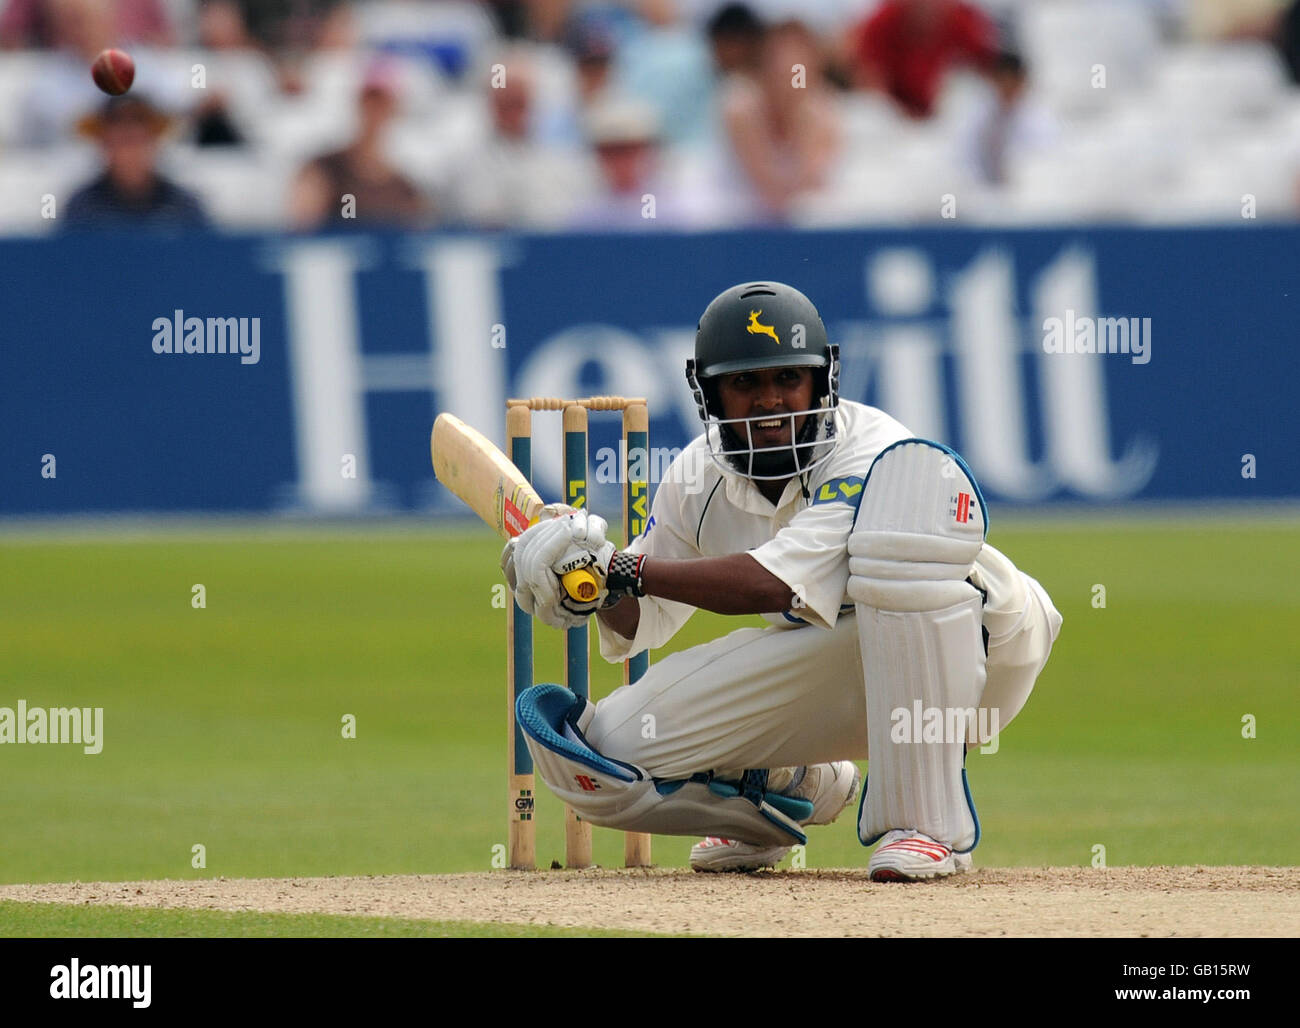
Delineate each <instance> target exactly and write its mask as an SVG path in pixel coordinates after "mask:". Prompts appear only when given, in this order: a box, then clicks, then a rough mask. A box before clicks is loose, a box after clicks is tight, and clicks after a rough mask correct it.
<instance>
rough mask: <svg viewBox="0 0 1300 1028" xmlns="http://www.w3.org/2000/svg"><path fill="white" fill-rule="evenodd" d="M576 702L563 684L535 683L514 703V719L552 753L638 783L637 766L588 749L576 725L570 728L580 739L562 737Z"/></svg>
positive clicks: (588, 746) (621, 779) (525, 731)
mask: <svg viewBox="0 0 1300 1028" xmlns="http://www.w3.org/2000/svg"><path fill="white" fill-rule="evenodd" d="M579 702H581V701H580V700H579V698H578V697H577V696H575V695H574V694H573V693H571V692H569V690H568V689H566V688H564V687H563V686H560V685H534V686H533V687H532V688H531V689H526V690H525V691H524V692H522V693H520V694H519V700H518V702H516V704H515V719H516V721H517V723H518V724H519V727H520V728H522V729H523V731H524V734H525V735H527V736H528V737H529V738H530V739H532V740H533V741H534V742H535V743H537V744H538V745H539V746H544V747H546V749H548V750H550V751H551V752H552V753H558V754H560V755H561V756H562V757H566V758H568V759H569V760H573V761H575V762H577V763H579V764H582V765H583V766H584V767H589V768H591V769H592V770H593V771H599V772H600V773H601V774H605V775H609V776H610V777H611V778H614V779H617V780H618V781H620V782H639V781H640V780H641V773H640V772H639V771H638V770H637V769H636V768H634V767H633V766H632V765H631V764H624V763H623V762H622V761H617V760H610V759H609V758H608V757H602V756H601V755H600V754H599V753H597V752H596V751H595V750H593V749H592V748H591V746H590V745H589V744H588V743H587V741H586V739H582V733H581V732H578V731H577V726H576V725H573V726H572V727H573V728H574V731H575V732H577V735H578V737H579V739H581V742H574V741H572V740H570V739H566V738H565V737H564V725H565V722H566V721H568V720H569V713H570V712H571V711H572V710H573V709H574V706H575V705H576V704H578V703H579ZM570 724H571V725H572V722H570Z"/></svg>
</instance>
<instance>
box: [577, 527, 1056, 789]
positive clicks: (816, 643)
mask: <svg viewBox="0 0 1300 1028" xmlns="http://www.w3.org/2000/svg"><path fill="white" fill-rule="evenodd" d="M990 550H992V548H991V547H987V546H986V547H985V551H990ZM992 554H993V556H994V557H996V558H998V565H997V567H996V569H994V571H993V575H992V576H990V577H995V578H996V579H997V581H998V592H999V593H1001V594H1002V595H1001V596H1000V597H997V598H996V599H995V597H994V595H993V589H992V588H990V600H989V603H988V604H987V605H986V607H985V616H984V625H985V628H986V629H988V631H989V650H988V660H987V664H986V667H987V682H986V685H985V689H984V695H983V697H982V699H981V702H980V705H981V706H982V707H988V708H993V709H996V710H997V712H998V726H999V729H1004V728H1006V726H1007V724H1008V723H1009V722H1010V721H1011V719H1012V718H1014V717H1015V716H1016V715H1017V714H1018V713H1020V710H1021V708H1022V707H1023V706H1024V705H1025V701H1026V700H1028V699H1029V694H1030V692H1031V691H1032V690H1033V687H1034V681H1035V680H1036V679H1037V677H1038V674H1039V672H1040V671H1041V670H1042V668H1043V665H1044V664H1045V663H1046V662H1047V656H1048V653H1049V652H1050V650H1051V646H1052V642H1053V640H1054V639H1055V638H1056V635H1057V632H1058V631H1059V630H1060V624H1061V616H1060V614H1058V613H1057V611H1056V608H1055V607H1053V606H1052V602H1051V600H1050V599H1049V598H1048V596H1047V593H1046V592H1044V591H1043V588H1042V586H1040V585H1039V584H1038V583H1037V582H1036V581H1034V579H1032V578H1030V577H1029V576H1028V575H1025V574H1023V573H1022V572H1020V571H1017V570H1016V569H1015V568H1014V567H1013V566H1012V565H1011V563H1010V561H1007V560H1006V558H1005V557H1003V556H1002V555H1001V554H999V553H997V552H996V551H992ZM984 557H985V553H982V554H981V558H984ZM981 563H982V561H981ZM990 584H992V583H990ZM870 687H871V684H870V683H869V682H867V683H864V681H863V671H862V656H861V653H860V652H859V649H858V634H857V618H856V617H855V616H854V614H853V612H852V611H851V610H850V611H848V612H846V613H844V614H841V615H840V617H839V620H838V621H837V622H836V624H835V627H834V628H833V629H831V630H829V631H827V630H826V629H823V628H816V627H813V626H801V627H791V628H776V627H772V628H741V629H739V630H737V631H735V632H732V633H730V634H729V635H725V636H723V637H722V638H720V639H715V640H714V641H712V642H709V643H704V644H703V645H701V646H695V647H692V648H691V649H689V650H683V651H682V652H680V653H675V654H672V655H671V656H668V657H665V658H663V659H662V660H660V661H657V662H655V663H652V664H651V665H650V669H649V670H648V671H647V672H646V674H645V675H644V676H643V677H642V679H641V680H640V681H639V682H635V683H633V684H632V685H625V686H623V687H622V688H620V689H616V690H615V691H614V692H612V693H610V695H609V696H607V697H606V698H605V699H603V700H601V701H600V702H598V703H597V704H596V714H595V717H594V719H593V720H592V722H591V725H590V726H589V727H588V729H587V733H586V735H587V741H588V742H590V743H591V745H592V746H594V747H595V748H596V750H598V751H599V752H600V753H602V754H604V755H605V756H607V757H612V758H614V759H616V760H626V761H630V762H631V763H634V764H637V765H639V766H640V767H643V768H645V769H646V770H647V771H649V772H650V774H651V775H653V776H654V777H655V778H660V779H675V778H685V777H689V776H690V775H692V774H695V773H697V772H703V771H722V770H724V769H725V770H728V771H740V770H744V769H746V768H773V767H790V766H798V765H800V764H823V763H828V762H830V761H834V760H861V759H865V758H868V757H869V754H868V753H867V706H866V689H868V688H870Z"/></svg>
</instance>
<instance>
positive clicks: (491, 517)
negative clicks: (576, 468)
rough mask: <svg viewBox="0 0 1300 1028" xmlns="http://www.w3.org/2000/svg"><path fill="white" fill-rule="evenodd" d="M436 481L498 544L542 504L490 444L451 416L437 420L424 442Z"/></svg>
mask: <svg viewBox="0 0 1300 1028" xmlns="http://www.w3.org/2000/svg"><path fill="white" fill-rule="evenodd" d="M429 449H430V452H431V454H432V456H433V473H434V474H435V475H437V476H438V481H439V482H441V483H442V484H443V485H445V486H446V487H447V488H448V489H450V490H451V491H452V492H453V493H454V494H455V495H456V496H457V497H458V498H459V499H461V500H462V501H464V503H465V504H466V505H467V506H468V507H469V509H470V510H472V511H473V512H474V513H475V514H477V515H478V516H479V517H480V518H482V519H483V521H485V522H486V523H487V524H489V525H491V526H492V528H493V529H495V531H496V533H497V535H499V536H501V537H503V538H509V537H511V536H516V535H518V534H519V533H520V532H522V531H523V530H524V529H525V528H527V527H528V526H529V525H530V524H531V523H532V522H533V521H534V520H535V519H536V518H537V515H538V513H539V512H540V511H541V509H542V498H541V497H540V496H538V495H537V491H536V490H535V489H533V487H532V486H531V485H530V484H529V483H528V480H527V479H526V478H524V476H523V474H522V473H521V472H520V471H519V469H518V468H517V467H515V466H514V465H513V464H511V463H510V461H509V460H507V459H506V455H505V454H504V453H502V452H501V451H500V450H499V449H497V447H496V446H494V445H493V443H492V441H491V440H490V439H488V438H487V436H485V435H483V433H481V432H479V431H478V430H477V429H475V428H471V427H470V426H469V425H467V424H465V422H463V421H461V420H460V418H458V417H456V416H455V415H454V414H439V415H438V418H437V420H436V421H434V423H433V435H432V436H431V437H430V439H429Z"/></svg>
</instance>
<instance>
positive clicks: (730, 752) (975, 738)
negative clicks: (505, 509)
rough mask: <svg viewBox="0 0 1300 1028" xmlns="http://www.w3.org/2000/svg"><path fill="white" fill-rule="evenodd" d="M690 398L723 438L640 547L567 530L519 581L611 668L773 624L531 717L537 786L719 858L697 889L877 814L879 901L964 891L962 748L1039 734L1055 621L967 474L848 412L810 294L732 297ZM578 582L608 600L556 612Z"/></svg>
mask: <svg viewBox="0 0 1300 1028" xmlns="http://www.w3.org/2000/svg"><path fill="white" fill-rule="evenodd" d="M796 341H798V342H801V343H802V344H803V345H802V346H796V345H795V343H796ZM686 378H687V381H688V382H689V383H690V387H691V389H692V391H693V392H694V394H695V400H696V403H697V405H698V407H699V413H700V417H701V419H702V420H703V422H704V433H703V434H702V435H700V436H699V437H698V438H697V439H695V440H694V442H692V443H691V445H690V446H689V447H687V448H686V449H685V450H683V451H682V453H681V455H680V456H679V457H678V458H677V460H676V461H675V462H674V465H673V466H672V468H670V469H669V472H668V473H667V474H666V475H665V476H664V479H665V480H664V481H663V482H661V483H660V485H659V488H658V492H657V493H656V495H655V499H654V504H653V509H652V512H651V514H652V516H651V518H650V519H649V521H648V522H647V526H646V530H645V532H644V534H642V535H641V537H640V538H638V539H637V540H636V541H635V542H634V543H632V544H631V545H630V546H628V547H627V548H626V549H625V550H617V549H616V548H615V547H614V545H613V544H612V543H610V542H607V541H606V539H605V528H606V526H605V522H604V521H603V520H602V519H601V518H599V517H596V516H594V515H589V514H587V513H586V512H585V511H573V512H568V513H562V514H561V516H559V517H557V518H555V519H554V520H549V521H543V522H539V523H538V524H537V525H535V526H533V527H532V528H530V529H528V531H526V532H524V533H523V534H522V535H520V536H518V537H517V538H516V539H513V540H511V542H510V543H509V545H507V547H506V550H505V553H504V555H503V559H502V567H503V569H504V570H505V573H506V577H507V579H508V580H509V581H510V584H511V586H512V588H514V590H515V593H516V598H517V601H518V603H519V605H520V606H521V607H522V608H523V609H524V610H525V611H526V612H528V613H531V614H533V615H535V616H536V617H539V618H541V619H542V620H543V621H544V622H546V623H547V624H550V625H552V626H554V627H556V628H567V627H571V626H575V625H578V624H581V623H582V622H583V620H584V619H586V618H588V617H591V616H592V615H595V617H596V619H597V623H598V625H599V634H600V651H601V655H602V656H603V657H604V658H605V659H606V660H609V661H611V662H616V661H621V660H623V659H625V658H626V657H628V656H630V655H632V654H635V653H638V652H640V651H642V650H646V649H650V648H653V647H658V646H662V645H664V643H666V642H667V641H668V640H669V639H670V638H672V636H673V634H674V633H676V632H677V630H678V629H679V628H681V627H682V625H683V624H685V623H686V620H687V619H688V618H689V617H690V616H691V614H692V613H693V612H694V611H695V610H696V609H697V608H703V609H705V610H711V611H716V612H718V613H720V614H762V615H764V616H765V617H766V619H767V620H768V621H769V622H770V626H769V627H766V628H753V627H750V628H742V629H739V630H737V631H735V632H732V633H731V634H729V635H726V636H723V637H722V638H720V639H716V640H714V641H712V642H709V643H706V644H704V645H701V646H696V647H694V648H693V649H689V650H685V651H683V652H680V653H676V654H673V655H672V656H669V657H666V658H665V659H663V660H661V661H659V662H658V663H656V664H653V665H652V666H651V667H650V669H649V671H648V672H647V673H646V674H645V676H644V677H643V678H642V679H641V680H640V681H639V682H637V683H635V684H634V685H630V686H624V687H623V688H621V689H618V690H616V691H615V692H613V693H611V694H610V695H609V696H608V697H607V698H605V699H603V700H601V701H600V702H599V703H591V702H589V701H587V700H584V699H579V698H578V697H577V696H575V695H574V694H573V693H571V692H569V691H567V690H565V689H562V688H560V687H559V686H556V685H538V686H534V687H533V688H531V689H529V690H527V691H526V692H524V693H522V694H521V695H520V697H519V700H518V709H517V714H518V721H519V724H520V725H521V726H522V728H523V730H524V733H525V735H526V738H527V740H528V748H529V750H530V752H531V753H532V756H533V760H534V762H535V764H536V767H537V770H538V772H539V773H540V774H541V775H542V777H543V779H544V780H545V781H546V783H547V785H549V786H550V787H551V789H552V790H553V791H554V792H555V794H556V795H557V796H559V797H560V798H561V799H563V800H564V801H565V802H566V803H568V804H570V805H571V806H572V807H573V809H574V810H575V811H576V812H577V813H578V815H579V816H580V817H582V818H584V819H586V820H587V821H590V822H591V823H592V824H597V825H604V826H606V827H609V828H617V829H622V830H624V831H633V832H652V833H659V834H667V835H689V836H705V837H706V838H705V839H704V841H703V842H701V843H698V844H697V845H696V846H695V847H694V848H693V849H692V851H691V866H692V867H693V868H695V869H696V870H697V871H723V870H746V871H749V870H757V869H759V868H763V867H772V866H775V865H776V863H777V862H778V861H779V860H780V859H781V858H782V857H783V856H784V855H785V854H786V853H787V852H788V850H789V847H791V846H793V845H795V844H799V843H803V842H805V841H806V837H805V835H804V827H805V826H807V825H810V824H827V823H829V822H831V821H833V820H834V819H835V818H836V817H837V816H838V815H839V813H840V811H841V810H842V809H844V808H845V807H846V806H848V805H849V804H850V803H851V802H852V801H853V800H854V798H855V797H856V796H857V795H858V793H859V791H861V794H862V798H861V802H860V806H859V809H858V837H859V838H860V839H861V841H862V843H863V844H864V845H867V846H871V845H874V844H876V843H879V845H878V846H877V847H876V850H875V852H874V853H873V854H872V857H871V861H870V865H869V870H870V875H871V878H872V880H874V881H914V880H918V879H928V878H938V877H943V876H946V875H951V874H955V873H957V872H960V871H965V870H967V869H969V868H970V866H971V851H972V850H973V849H974V848H975V846H976V844H977V843H978V842H979V834H980V829H979V820H978V818H977V817H976V814H975V806H974V803H973V802H972V800H971V794H970V790H969V789H968V787H967V784H966V772H965V756H966V751H967V748H968V747H969V746H974V745H982V744H988V743H990V742H991V739H990V736H992V735H994V734H995V733H996V732H997V731H998V730H999V729H1001V728H1004V727H1005V726H1006V725H1007V724H1008V723H1009V722H1010V721H1011V720H1012V718H1014V717H1015V716H1016V714H1017V713H1019V712H1020V709H1021V708H1022V707H1023V706H1024V704H1025V701H1026V700H1027V699H1028V697H1029V693H1030V691H1031V690H1032V689H1033V687H1034V680H1035V679H1036V678H1037V676H1038V674H1039V672H1040V671H1041V670H1042V669H1043V666H1044V664H1045V663H1046V662H1047V657H1048V653H1049V652H1050V650H1051V647H1052V643H1053V641H1054V640H1055V638H1056V635H1057V633H1058V632H1059V630H1060V626H1061V616H1060V614H1058V613H1057V611H1056V609H1055V607H1053V605H1052V601H1051V600H1050V599H1049V598H1048V596H1047V593H1046V592H1045V591H1044V590H1043V588H1042V586H1040V585H1039V584H1038V582H1036V581H1035V580H1034V579H1032V578H1030V577H1029V576H1028V575H1025V574H1023V573H1022V572H1020V571H1018V570H1017V569H1016V568H1015V567H1014V566H1013V565H1012V563H1011V561H1009V560H1008V559H1007V558H1006V557H1005V556H1003V555H1002V554H1001V553H999V552H998V551H997V550H995V549H994V548H993V547H991V546H989V545H988V543H986V542H985V541H984V540H985V534H986V531H987V527H988V519H987V512H986V510H985V505H984V499H983V497H982V496H981V494H980V490H979V486H978V484H977V483H976V481H975V478H974V476H973V475H972V473H971V471H970V469H969V468H967V467H966V465H965V463H964V462H963V461H962V459H961V458H960V457H959V456H958V455H957V454H955V453H954V452H952V451H951V450H949V449H948V448H946V447H945V446H943V445H941V444H939V443H936V442H931V441H929V440H925V439H917V438H914V437H913V436H912V434H911V433H910V432H909V431H908V430H907V429H906V428H904V427H903V426H902V425H901V424H899V423H898V422H897V421H895V420H894V419H893V418H891V417H890V416H889V415H887V414H885V413H884V412H882V411H880V410H876V409H875V408H873V407H868V406H865V405H863V404H860V403H853V402H851V401H848V400H841V399H840V398H839V396H838V395H837V386H838V378H839V352H838V347H837V346H834V345H832V344H830V343H829V342H828V341H827V338H826V330H825V327H824V326H823V324H822V321H821V318H820V316H819V315H818V313H817V310H816V308H815V307H814V306H813V304H812V303H811V302H810V301H809V300H808V298H807V297H805V296H804V295H803V294H802V293H800V292H798V291H797V290H795V289H793V288H791V287H790V286H787V285H781V284H779V283H775V282H769V283H764V282H750V283H746V284H744V285H739V286H735V287H733V288H731V289H728V290H727V291H726V292H724V293H722V294H721V295H720V296H718V297H717V298H716V299H715V300H714V301H713V302H712V303H710V304H709V306H708V308H707V309H706V310H705V311H704V314H703V316H702V317H701V318H700V323H699V329H698V332H697V334H696V337H695V359H694V360H691V361H688V362H687V367H686ZM576 567H589V568H590V569H591V570H592V571H593V572H594V573H595V574H596V576H597V577H598V579H600V580H601V581H603V588H602V590H601V592H600V594H599V596H598V598H597V599H596V600H594V601H593V602H591V603H589V604H580V603H578V602H576V601H575V600H573V599H572V598H570V597H569V596H568V595H567V593H566V592H565V591H564V590H563V589H561V588H560V584H559V577H558V576H560V575H562V574H564V573H566V572H568V571H571V570H573V569H574V568H576ZM862 758H867V759H868V761H869V765H868V774H867V778H866V781H865V783H860V782H859V780H858V779H859V775H858V771H857V768H856V766H855V765H854V764H853V761H854V760H856V759H862ZM592 780H594V781H595V783H597V784H598V785H599V788H598V789H595V790H592V789H591V788H590V783H591V782H592ZM584 786H585V787H584Z"/></svg>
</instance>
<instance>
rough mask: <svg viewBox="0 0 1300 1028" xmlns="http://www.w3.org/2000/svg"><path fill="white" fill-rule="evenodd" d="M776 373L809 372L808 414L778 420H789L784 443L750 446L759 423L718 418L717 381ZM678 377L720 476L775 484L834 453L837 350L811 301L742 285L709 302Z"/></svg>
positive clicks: (775, 285)
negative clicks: (800, 423)
mask: <svg viewBox="0 0 1300 1028" xmlns="http://www.w3.org/2000/svg"><path fill="white" fill-rule="evenodd" d="M778 367H786V368H788V367H806V368H811V369H813V374H814V381H815V383H816V388H815V392H814V399H813V409H812V410H806V411H795V412H789V413H788V414H783V415H780V416H781V417H787V416H789V417H791V418H792V421H791V437H790V441H789V442H788V443H786V444H784V445H781V446H776V447H756V446H754V443H753V435H752V433H751V431H750V426H751V424H752V423H753V422H754V421H757V420H764V419H757V418H735V419H724V418H723V417H722V413H723V412H722V410H721V408H720V406H719V404H718V393H717V381H718V378H719V377H721V376H723V375H728V374H733V373H736V372H740V371H758V370H762V369H765V368H778ZM686 377H687V381H688V382H689V383H690V386H691V393H692V395H693V396H694V398H695V403H696V407H697V409H698V410H699V414H700V420H701V421H703V422H704V425H705V435H706V438H707V439H708V443H709V452H710V455H711V456H712V458H713V460H714V462H715V463H716V464H718V465H719V466H720V467H723V468H724V469H726V470H728V471H731V472H733V473H738V474H741V475H743V476H745V477H746V478H750V479H754V480H756V481H779V480H781V479H786V478H790V477H792V476H794V475H796V474H802V473H804V472H806V471H809V470H811V468H813V467H815V466H816V465H818V464H820V463H822V462H823V461H824V460H826V459H827V458H829V457H830V455H831V453H832V452H833V450H834V448H835V415H836V409H837V407H838V404H839V352H838V347H836V346H834V345H832V344H831V343H830V341H829V340H828V339H827V338H826V326H825V325H824V324H823V323H822V319H821V315H820V314H819V313H818V312H817V308H816V307H815V306H814V305H813V302H812V301H811V300H809V299H808V297H806V296H804V294H803V293H801V292H799V290H797V289H795V288H794V287H792V286H788V285H785V284H783V283H781V282H770V281H769V282H744V283H741V284H740V285H736V286H732V287H731V288H730V289H727V290H725V291H724V292H722V293H720V294H719V295H718V296H716V297H715V298H714V299H713V301H712V302H711V303H710V304H709V306H708V307H707V308H706V309H705V311H704V313H703V314H702V315H701V316H700V322H699V326H698V328H697V329H696V333H695V357H694V359H693V360H690V361H688V362H687V371H686ZM800 416H804V417H806V418H807V421H806V422H805V424H804V431H802V432H800V433H798V436H797V437H796V435H795V432H794V425H795V422H794V421H793V419H794V418H797V417H800ZM769 417H770V416H769Z"/></svg>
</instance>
